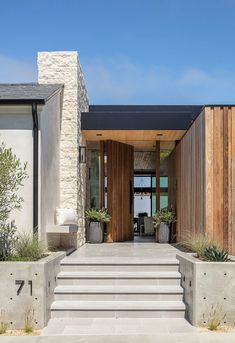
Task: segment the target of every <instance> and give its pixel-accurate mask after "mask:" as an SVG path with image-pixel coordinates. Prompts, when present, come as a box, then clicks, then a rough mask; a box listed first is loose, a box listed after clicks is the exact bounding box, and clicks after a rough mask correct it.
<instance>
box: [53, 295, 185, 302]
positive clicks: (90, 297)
mask: <svg viewBox="0 0 235 343" xmlns="http://www.w3.org/2000/svg"><path fill="white" fill-rule="evenodd" d="M182 298H183V295H182V294H173V293H172V294H133V293H132V294H105V293H104V294H100V293H99V294H89V293H86V294H68V293H64V294H55V300H68V301H71V300H85V301H86V300H87V301H107V300H112V301H114V300H120V301H145V300H146V301H158V300H161V301H164V300H165V301H182Z"/></svg>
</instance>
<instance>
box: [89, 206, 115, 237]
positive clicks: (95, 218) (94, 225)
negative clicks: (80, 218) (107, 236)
mask: <svg viewBox="0 0 235 343" xmlns="http://www.w3.org/2000/svg"><path fill="white" fill-rule="evenodd" d="M85 217H86V219H87V220H88V221H89V228H88V242H89V243H102V242H103V236H104V234H103V231H104V227H103V223H107V222H109V221H110V219H111V217H110V215H109V214H108V213H107V210H106V209H105V208H101V209H96V208H91V209H90V210H87V211H86V213H85Z"/></svg>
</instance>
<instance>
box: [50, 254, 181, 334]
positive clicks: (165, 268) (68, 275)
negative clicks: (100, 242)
mask: <svg viewBox="0 0 235 343" xmlns="http://www.w3.org/2000/svg"><path fill="white" fill-rule="evenodd" d="M178 269H179V262H178V260H176V259H174V258H166V259H163V258H159V259H156V258H155V259H154V258H153V259H151V258H148V259H146V258H143V259H139V258H135V257H132V258H126V257H120V258H114V257H112V256H110V258H107V257H105V258H102V257H99V256H98V257H97V258H89V257H88V258H86V259H85V258H80V259H77V258H70V257H66V258H65V259H63V260H62V261H61V271H60V273H59V274H58V275H57V286H56V288H55V290H54V302H53V303H52V305H51V318H52V319H51V321H50V322H49V327H48V329H45V330H46V331H45V332H50V328H51V331H52V332H54V333H55V332H56V330H57V329H56V327H57V328H58V327H59V326H60V324H58V323H61V325H62V326H63V327H64V329H63V334H65V335H67V334H68V335H70V334H75V335H76V334H78V335H79V334H82V332H84V334H86V335H88V334H91V335H92V334H93V333H92V330H93V332H94V334H95V333H96V332H99V334H109V332H110V333H112V332H114V331H118V330H119V329H118V327H119V326H120V332H121V331H122V332H126V333H127V334H129V333H130V332H131V331H133V332H134V330H135V332H138V330H139V331H140V333H141V329H139V326H138V325H137V324H136V323H137V322H138V321H139V322H141V323H144V325H142V324H141V327H142V329H143V330H142V331H146V332H147V328H148V327H150V326H149V325H150V324H149V322H148V321H149V320H150V321H151V320H158V319H159V320H160V319H161V320H162V319H164V318H167V320H168V319H169V320H173V319H181V320H184V317H185V304H184V303H183V289H182V287H181V285H180V282H181V274H180V273H179V271H178ZM70 319H71V321H70ZM104 319H105V323H106V320H110V321H111V322H110V323H112V324H110V325H112V326H113V330H111V331H110V330H109V327H108V326H107V325H106V324H105V325H103V326H102V325H101V324H99V325H98V324H97V323H98V322H97V321H99V320H101V322H102V323H104V321H103V320H104ZM86 320H87V321H88V322H87V323H96V324H95V325H94V327H93V326H92V328H91V329H90V330H88V326H89V325H88V326H86V325H85V326H84V325H83V324H81V323H82V322H81V321H86ZM136 320H137V322H136ZM142 321H143V322H142ZM65 322H66V324H65ZM72 323H74V324H72ZM83 323H84V322H83ZM127 323H129V324H130V326H129V327H127V326H125V325H127ZM122 326H123V328H124V331H123V330H122V329H121V327H122ZM53 327H54V328H53ZM99 327H100V328H99ZM125 328H126V331H125ZM152 329H153V331H154V328H152ZM48 330H49V331H48Z"/></svg>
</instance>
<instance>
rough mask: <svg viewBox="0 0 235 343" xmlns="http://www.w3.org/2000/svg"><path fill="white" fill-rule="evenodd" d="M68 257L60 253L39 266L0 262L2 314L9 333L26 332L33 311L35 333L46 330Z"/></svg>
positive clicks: (43, 260) (39, 262)
mask: <svg viewBox="0 0 235 343" xmlns="http://www.w3.org/2000/svg"><path fill="white" fill-rule="evenodd" d="M64 257H65V253H64V252H56V253H53V254H51V255H50V256H48V257H45V258H43V259H41V260H39V261H36V262H0V280H1V282H0V310H3V311H4V312H5V315H6V320H7V321H8V322H9V323H10V326H9V329H23V328H24V319H25V312H26V311H27V310H29V309H30V310H31V311H32V310H33V311H34V327H35V329H42V328H43V327H45V326H46V324H47V322H48V321H49V319H50V306H51V303H52V302H53V299H54V288H55V286H56V281H57V274H58V273H59V271H60V261H61V259H62V258H64Z"/></svg>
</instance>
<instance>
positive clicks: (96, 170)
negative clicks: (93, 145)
mask: <svg viewBox="0 0 235 343" xmlns="http://www.w3.org/2000/svg"><path fill="white" fill-rule="evenodd" d="M88 153H89V160H90V161H89V167H90V206H91V207H96V208H99V207H100V151H99V150H89V152H88Z"/></svg>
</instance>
